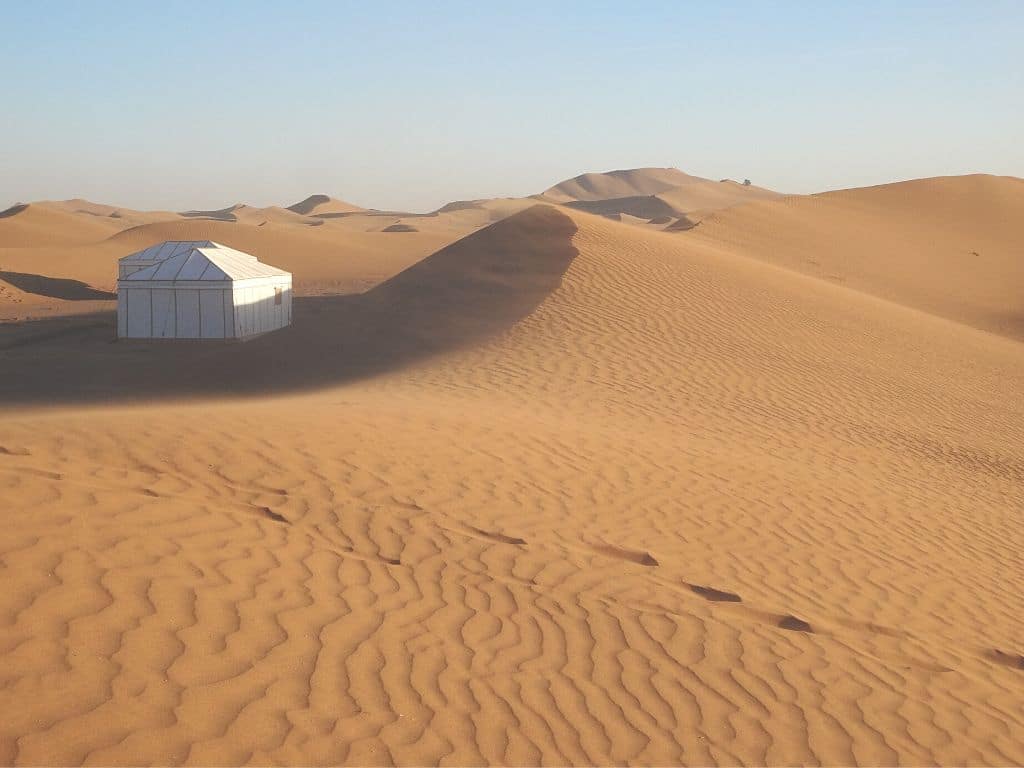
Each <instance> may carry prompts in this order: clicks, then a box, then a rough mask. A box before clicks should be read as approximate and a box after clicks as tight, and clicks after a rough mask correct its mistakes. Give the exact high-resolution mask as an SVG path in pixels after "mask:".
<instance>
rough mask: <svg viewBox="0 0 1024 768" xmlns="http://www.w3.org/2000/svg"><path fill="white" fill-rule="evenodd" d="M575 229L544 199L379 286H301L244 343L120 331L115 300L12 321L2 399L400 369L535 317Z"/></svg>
mask: <svg viewBox="0 0 1024 768" xmlns="http://www.w3.org/2000/svg"><path fill="white" fill-rule="evenodd" d="M575 231H576V225H575V224H574V223H573V221H572V219H570V218H569V217H568V216H566V215H565V214H564V213H561V212H559V211H558V210H556V209H554V208H552V207H549V206H544V205H538V206H535V207H533V208H530V209H528V210H526V211H523V212H522V213H519V214H516V215H515V216H512V217H510V218H507V219H505V220H503V221H500V222H498V223H496V224H493V225H491V226H490V227H487V228H486V229H483V230H480V231H478V232H475V233H473V234H471V235H469V236H467V237H465V238H463V239H462V240H460V241H458V242H456V243H453V244H452V245H450V246H447V247H446V248H443V249H442V250H440V251H438V252H436V253H435V254H433V255H432V256H429V257H427V258H426V259H424V260H423V261H421V262H419V263H418V264H415V265H414V266H412V267H410V268H409V269H407V270H405V271H404V272H402V273H401V274H399V275H396V276H395V277H393V278H392V279H390V280H388V281H387V282H384V283H382V284H380V285H379V286H377V287H376V288H374V289H372V290H370V291H368V292H367V293H363V294H358V295H351V296H333V297H321V298H315V297H309V298H296V299H295V300H294V305H293V322H292V325H291V326H290V327H289V328H286V329H284V330H281V331H277V332H275V333H272V334H268V335H267V336H264V337H261V338H258V339H254V340H253V341H250V342H247V343H244V344H231V343H222V342H187V341H184V342H174V341H163V342H138V341H134V342H119V341H116V338H115V336H116V330H115V329H116V318H115V314H114V312H107V313H101V314H93V315H82V316H77V317H73V318H54V319H47V320H41V321H33V322H28V323H20V324H10V325H6V326H0V406H2V405H15V404H28V403H34V404H37V405H45V404H51V405H60V404H65V403H88V402H97V403H98V402H108V403H109V402H115V401H116V402H125V401H139V400H153V399H157V398H182V397H190V396H225V395H256V394H264V393H269V392H282V391H288V390H300V389H310V388H318V387H324V386H328V385H332V384H338V383H341V382H344V381H350V380H354V379H357V378H363V377H367V376H372V375H375V374H379V373H384V372H387V371H391V370H396V369H398V368H401V367H403V366H405V365H408V364H410V363H412V362H415V361H416V360H419V359H422V358H425V357H428V356H430V355H434V354H438V353H441V352H444V351H447V350H451V349H455V348H458V347H461V346H464V345H468V344H472V343H474V342H478V341H480V340H483V339H485V338H487V337H490V336H493V335H494V334H496V333H499V332H501V331H502V330H504V329H506V328H508V327H510V326H511V325H513V324H515V323H516V322H518V321H519V320H521V319H522V318H524V317H526V316H527V315H528V314H529V313H530V312H532V311H533V310H534V309H535V308H536V307H537V305H538V304H540V303H541V301H543V300H544V298H545V297H546V296H548V295H549V294H550V293H551V292H552V291H554V290H555V289H556V288H557V287H558V286H559V285H560V283H561V279H562V275H563V274H564V273H565V271H566V269H568V267H569V264H570V263H571V262H572V260H573V258H575V256H576V249H575V248H574V247H573V245H572V236H573V234H574V233H575Z"/></svg>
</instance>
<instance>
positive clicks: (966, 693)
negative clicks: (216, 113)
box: [0, 168, 1024, 765]
mask: <svg viewBox="0 0 1024 768" xmlns="http://www.w3.org/2000/svg"><path fill="white" fill-rule="evenodd" d="M282 202H283V203H284V204H285V205H287V204H288V203H289V202H290V201H282ZM285 205H282V206H281V207H270V208H254V207H252V206H247V205H243V204H239V205H234V206H230V207H227V208H224V209H221V210H214V211H185V212H170V211H138V210H131V209H125V208H118V207H114V206H108V205H103V204H100V203H94V202H89V201H85V200H68V201H41V202H33V203H29V204H23V205H17V206H14V207H12V208H9V209H8V210H6V211H4V212H2V213H0V509H2V510H3V525H2V526H0V574H2V582H0V583H2V586H3V588H2V589H0V762H2V763H4V764H37V765H38V764H50V765H57V764H59V765H72V764H75V765H77V764H103V765H118V764H203V765H229V764H231V765H234V764H282V763H288V764H304V765H312V764H350V765H433V764H444V765H480V764H506V765H589V764H599V765H604V764H647V765H650V764H657V765H668V764H695V765H707V764H770V765H782V764H787V765H792V764H844V765H852V764H873V765H877V764H886V765H895V764H900V765H925V764H944V765H945V764H948V765H954V764H990V765H1008V764H1022V763H1024V619H1022V617H1024V234H1022V232H1024V230H1022V223H1024V180H1021V179H1019V178H1013V177H1000V176H988V175H973V176H957V177H941V178H927V179H919V180H911V181H902V182H897V183H892V184H886V185H882V186H875V187H867V188H859V189H846V190H838V191H831V192H824V193H821V194H815V195H785V194H780V193H778V192H775V191H772V190H768V189H763V188H760V187H758V186H756V185H753V184H751V185H745V184H743V183H742V180H739V181H728V180H726V181H719V180H717V179H701V178H697V177H694V176H689V175H687V174H685V173H683V172H681V171H678V170H675V169H664V168H646V169H635V170H629V171H616V172H610V173H593V174H585V175H583V176H580V177H577V178H575V179H570V180H568V181H565V182H562V183H560V184H556V185H554V186H553V187H551V188H550V189H548V190H546V191H545V192H542V193H538V194H537V195H534V196H532V197H526V198H515V199H511V198H510V199H494V200H470V201H460V202H456V203H451V204H449V205H446V206H444V207H443V208H441V209H439V210H437V211H434V212H432V213H427V214H410V213H405V212H401V211H379V210H364V209H363V208H360V207H359V206H358V205H355V204H353V203H348V202H344V201H341V200H336V199H333V198H330V197H328V196H326V195H314V196H312V197H310V198H308V199H306V200H303V201H300V202H298V203H294V204H291V205H287V207H285ZM198 239H211V240H215V241H218V242H222V243H225V244H227V245H229V246H231V247H234V248H238V249H240V250H244V251H247V252H250V253H252V254H254V255H256V256H258V257H259V258H260V259H261V260H263V261H266V262H268V263H270V264H273V265H275V266H278V267H281V268H282V269H286V270H289V271H290V272H292V274H293V276H294V281H295V292H296V298H295V304H294V322H293V325H292V326H291V327H289V328H287V329H285V330H282V331H279V332H276V333H273V334H269V335H267V336H264V337H261V338H258V339H256V340H253V341H251V342H248V343H244V344H203V343H200V344H189V343H181V344H168V343H162V344H161V343H130V344H126V343H123V342H117V341H116V323H115V319H114V314H115V312H114V310H115V306H116V301H115V296H114V293H113V291H114V290H115V282H116V261H117V259H118V258H120V257H122V256H125V255H128V254H129V253H132V252H133V251H138V250H141V249H142V248H145V247H147V246H150V245H153V244H155V243H158V242H161V241H164V240H198Z"/></svg>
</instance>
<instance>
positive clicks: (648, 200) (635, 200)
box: [564, 195, 679, 219]
mask: <svg viewBox="0 0 1024 768" xmlns="http://www.w3.org/2000/svg"><path fill="white" fill-rule="evenodd" d="M564 205H565V206H566V207H568V208H574V209H576V210H577V211H585V212H587V213H595V214H597V215H599V216H607V217H613V216H621V215H622V214H626V215H628V216H635V217H637V218H639V219H655V218H660V217H671V218H675V217H676V216H679V212H678V211H677V210H676V209H675V208H673V207H672V206H671V205H669V204H668V203H666V202H665V201H664V200H662V199H661V198H660V197H656V196H655V195H648V196H636V197H614V198H611V199H608V200H574V201H572V202H569V203H564Z"/></svg>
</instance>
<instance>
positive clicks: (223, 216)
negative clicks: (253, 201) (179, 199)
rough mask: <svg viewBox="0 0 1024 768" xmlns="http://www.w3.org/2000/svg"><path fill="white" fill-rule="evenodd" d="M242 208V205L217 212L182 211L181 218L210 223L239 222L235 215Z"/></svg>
mask: <svg viewBox="0 0 1024 768" xmlns="http://www.w3.org/2000/svg"><path fill="white" fill-rule="evenodd" d="M241 207H242V204H241V203H238V204H236V205H230V206H228V207H227V208H221V209H220V210H217V211H182V212H181V213H179V214H178V215H179V216H182V217H184V218H186V219H205V220H209V221H228V222H234V221H238V217H237V216H236V215H235V211H237V210H238V209H239V208H241Z"/></svg>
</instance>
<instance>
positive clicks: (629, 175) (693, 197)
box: [538, 168, 780, 228]
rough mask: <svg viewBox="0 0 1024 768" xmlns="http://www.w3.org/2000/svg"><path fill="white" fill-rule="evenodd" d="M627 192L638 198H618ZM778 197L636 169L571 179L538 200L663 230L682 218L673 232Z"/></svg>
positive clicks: (728, 183)
mask: <svg viewBox="0 0 1024 768" xmlns="http://www.w3.org/2000/svg"><path fill="white" fill-rule="evenodd" d="M627 191H630V192H643V194H623V193H624V192H627ZM779 196H780V195H779V194H778V193H777V192H773V191H771V190H769V189H764V188H762V187H757V186H754V185H751V184H738V183H737V182H735V181H730V180H728V179H723V180H722V181H711V180H710V179H702V178H700V177H697V176H689V175H688V174H685V173H683V172H682V171H678V170H676V169H675V168H639V169H636V170H632V171H611V172H609V173H588V174H584V175H582V176H577V177H576V178H573V179H569V180H568V181H563V182H561V183H560V184H556V185H555V186H554V187H551V188H550V189H548V190H547V191H546V192H544V193H543V194H542V195H539V196H538V199H540V200H547V201H552V202H558V203H561V204H563V205H567V206H569V207H570V208H574V209H576V210H580V211H586V212H588V213H596V214H599V215H601V216H606V217H608V218H611V219H614V220H616V221H621V220H624V219H623V216H627V217H634V218H637V219H642V220H643V221H641V222H637V223H639V224H654V225H656V226H664V225H666V224H669V223H671V222H672V221H674V220H675V219H682V220H683V222H684V224H682V225H680V227H679V228H688V227H689V226H692V225H693V224H694V223H695V222H698V221H700V220H701V219H702V218H703V217H704V216H706V215H707V214H708V213H710V212H712V211H716V210H721V209H724V208H730V207H732V206H734V205H740V204H742V203H747V202H752V201H754V200H763V199H770V198H775V197H779Z"/></svg>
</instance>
